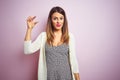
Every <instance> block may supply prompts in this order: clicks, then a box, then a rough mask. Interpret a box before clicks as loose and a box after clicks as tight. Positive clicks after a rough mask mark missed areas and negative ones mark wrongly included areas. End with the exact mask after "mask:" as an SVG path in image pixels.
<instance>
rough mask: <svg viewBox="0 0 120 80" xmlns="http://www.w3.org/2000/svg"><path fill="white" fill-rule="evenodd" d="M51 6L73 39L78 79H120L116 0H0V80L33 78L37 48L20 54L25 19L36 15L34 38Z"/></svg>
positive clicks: (119, 21)
mask: <svg viewBox="0 0 120 80" xmlns="http://www.w3.org/2000/svg"><path fill="white" fill-rule="evenodd" d="M54 6H61V7H62V8H63V9H64V10H65V11H66V14H67V18H68V23H69V30H70V32H72V33H73V34H74V36H75V38H76V51H77V53H76V55H77V59H78V63H79V70H80V76H81V80H120V0H0V80H37V68H38V58H39V57H38V55H39V51H38V52H36V53H35V54H32V55H25V54H24V53H23V42H24V36H25V33H26V18H27V17H28V16H30V15H31V16H34V15H35V16H37V18H36V21H39V23H38V24H37V25H36V27H35V28H34V29H33V32H32V40H35V39H36V37H37V36H38V35H39V33H40V32H42V31H44V30H45V25H46V21H47V17H48V13H49V11H50V9H51V8H52V7H54Z"/></svg>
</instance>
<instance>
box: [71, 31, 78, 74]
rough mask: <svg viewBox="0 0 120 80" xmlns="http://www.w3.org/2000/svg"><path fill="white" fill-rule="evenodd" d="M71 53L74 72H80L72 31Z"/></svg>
mask: <svg viewBox="0 0 120 80" xmlns="http://www.w3.org/2000/svg"><path fill="white" fill-rule="evenodd" d="M70 53H71V64H72V69H73V73H79V67H78V61H77V57H76V50H75V38H74V36H73V34H72V33H71V34H70Z"/></svg>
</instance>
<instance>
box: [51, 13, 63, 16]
mask: <svg viewBox="0 0 120 80" xmlns="http://www.w3.org/2000/svg"><path fill="white" fill-rule="evenodd" d="M52 17H64V16H63V15H62V14H60V13H58V12H55V13H53V14H52Z"/></svg>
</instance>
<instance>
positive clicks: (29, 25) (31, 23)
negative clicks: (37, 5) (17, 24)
mask: <svg viewBox="0 0 120 80" xmlns="http://www.w3.org/2000/svg"><path fill="white" fill-rule="evenodd" d="M35 18H36V16H33V17H32V16H29V17H28V18H27V28H28V29H33V27H34V26H35V25H36V24H37V23H38V22H35V21H33V20H34V19H35Z"/></svg>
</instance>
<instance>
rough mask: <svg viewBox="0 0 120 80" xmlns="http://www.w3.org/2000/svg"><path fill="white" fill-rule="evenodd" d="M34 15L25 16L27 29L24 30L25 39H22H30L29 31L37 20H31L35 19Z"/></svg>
mask: <svg viewBox="0 0 120 80" xmlns="http://www.w3.org/2000/svg"><path fill="white" fill-rule="evenodd" d="M35 17H36V16H34V17H31V16H29V17H28V18H27V31H26V35H25V39H24V41H29V40H31V32H32V29H33V27H34V26H35V25H36V24H37V22H34V21H33V20H34V19H35Z"/></svg>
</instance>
